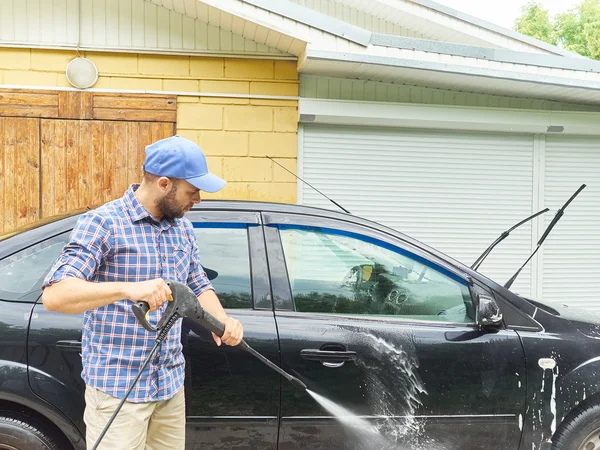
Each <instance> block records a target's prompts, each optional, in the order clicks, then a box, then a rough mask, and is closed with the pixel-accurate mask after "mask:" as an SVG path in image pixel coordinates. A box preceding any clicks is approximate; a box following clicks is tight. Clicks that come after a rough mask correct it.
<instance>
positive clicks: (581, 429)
mask: <svg viewBox="0 0 600 450" xmlns="http://www.w3.org/2000/svg"><path fill="white" fill-rule="evenodd" d="M552 449H553V450H598V449H600V405H590V406H588V407H586V408H583V409H582V410H581V411H579V412H578V413H577V414H575V415H574V416H573V417H571V418H570V419H568V422H566V423H565V424H564V425H562V426H561V428H560V429H559V430H558V432H557V433H556V436H555V438H554V445H553V446H552Z"/></svg>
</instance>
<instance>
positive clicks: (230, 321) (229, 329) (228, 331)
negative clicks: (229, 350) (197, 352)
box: [212, 317, 244, 346]
mask: <svg viewBox="0 0 600 450" xmlns="http://www.w3.org/2000/svg"><path fill="white" fill-rule="evenodd" d="M224 324H225V332H224V333H223V336H222V337H219V336H217V335H216V334H215V333H213V334H212V335H213V339H214V340H215V342H216V343H217V345H219V346H220V345H221V342H223V343H225V344H226V345H232V346H235V345H238V344H239V343H240V342H242V339H243V338H244V327H243V326H242V324H241V323H240V321H239V320H236V319H234V318H232V317H228V318H227V319H225V322H224Z"/></svg>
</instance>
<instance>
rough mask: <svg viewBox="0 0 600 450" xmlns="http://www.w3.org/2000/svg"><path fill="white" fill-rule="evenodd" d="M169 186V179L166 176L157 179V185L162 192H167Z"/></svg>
mask: <svg viewBox="0 0 600 450" xmlns="http://www.w3.org/2000/svg"><path fill="white" fill-rule="evenodd" d="M170 186H171V180H170V179H169V178H167V177H160V178H159V179H158V187H159V188H160V190H161V191H163V192H165V193H166V192H169V190H170Z"/></svg>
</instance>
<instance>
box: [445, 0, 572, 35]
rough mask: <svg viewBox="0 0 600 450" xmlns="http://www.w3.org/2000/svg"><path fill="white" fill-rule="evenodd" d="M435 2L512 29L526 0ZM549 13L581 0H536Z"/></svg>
mask: <svg viewBox="0 0 600 450" xmlns="http://www.w3.org/2000/svg"><path fill="white" fill-rule="evenodd" d="M434 1H435V2H436V3H440V4H442V5H446V6H449V7H450V8H453V9H456V10H458V11H460V12H463V13H467V14H469V15H471V16H475V17H478V18H479V19H484V20H487V21H488V22H491V23H494V24H496V25H500V26H502V27H505V28H510V29H513V26H514V23H515V19H516V18H517V17H519V16H520V15H521V8H522V7H523V6H524V5H525V4H527V0H502V1H494V0H434ZM538 3H540V4H541V5H542V6H543V7H544V8H546V9H548V10H549V11H550V15H551V16H552V15H554V14H557V13H562V12H565V11H567V10H568V9H571V8H573V7H574V6H577V5H578V4H579V3H581V0H538Z"/></svg>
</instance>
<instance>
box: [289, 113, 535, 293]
mask: <svg viewBox="0 0 600 450" xmlns="http://www.w3.org/2000/svg"><path fill="white" fill-rule="evenodd" d="M533 141H534V139H533V136H532V135H512V134H489V133H469V132H450V131H432V130H404V129H393V128H358V127H343V126H337V125H335V126H333V125H331V126H326V125H305V126H304V129H303V132H302V138H301V147H302V148H301V150H300V157H299V164H300V171H301V173H302V175H303V177H304V178H305V179H306V180H307V181H308V182H309V183H311V184H313V185H315V186H316V187H317V188H318V189H320V190H322V191H323V192H324V193H326V194H327V195H329V196H330V197H332V198H333V199H334V200H336V201H337V202H338V203H340V204H341V205H342V206H344V207H345V208H346V209H348V210H350V211H351V212H352V213H353V214H355V215H358V216H362V217H365V218H368V219H372V220H375V221H377V222H380V223H382V224H385V225H388V226H390V227H392V228H395V229H397V230H399V231H402V232H404V233H406V234H408V235H411V236H412V237H414V238H416V239H419V240H421V241H422V242H425V243H427V244H429V245H431V246H433V247H436V248H437V249H439V250H441V251H443V252H445V253H447V254H449V255H451V256H452V257H454V258H456V259H458V260H460V261H462V262H464V263H466V264H468V265H470V264H471V263H472V262H473V261H474V260H475V259H476V258H477V256H479V254H480V253H481V252H482V251H483V250H484V249H485V248H486V247H487V246H488V245H489V244H490V243H491V242H492V241H494V240H495V239H496V238H497V237H498V236H499V234H500V233H501V232H502V231H504V230H506V229H507V228H509V227H510V226H512V225H513V224H515V223H517V222H519V221H520V220H522V219H524V218H525V217H527V216H528V215H530V214H532V212H534V211H533V209H534V207H535V206H536V205H533V202H532V198H533V197H534V192H533V178H534V177H533V159H534V158H533ZM300 189H301V191H300V201H301V202H302V203H304V204H307V205H313V206H320V207H324V208H329V209H336V208H335V206H334V205H332V204H331V203H329V202H328V201H327V200H326V199H324V198H323V197H321V196H320V195H319V194H318V193H317V192H315V191H314V190H312V189H311V188H310V187H308V186H306V185H304V184H303V185H302V187H301V188H300ZM536 220H537V219H536ZM531 232H532V224H531V223H529V224H527V225H524V226H522V227H521V228H519V229H518V230H516V231H515V232H514V233H513V234H511V236H510V237H509V238H508V239H506V240H505V241H504V242H503V243H501V244H500V245H499V246H498V247H497V248H496V249H495V251H494V252H493V253H492V254H491V255H490V256H489V257H488V259H487V260H486V262H485V263H484V264H483V266H482V268H481V271H482V272H483V273H485V274H486V275H488V276H490V277H491V278H493V279H494V280H496V281H498V282H500V283H504V282H505V281H506V280H507V279H508V278H510V276H511V275H512V274H513V273H514V272H515V271H516V270H517V269H518V267H519V266H520V265H521V264H522V262H524V261H525V259H526V258H527V257H528V255H529V253H530V251H531V249H532V235H531ZM530 289H531V265H529V266H528V267H527V268H526V269H525V270H524V271H523V272H522V273H521V275H520V276H519V278H518V279H517V282H516V283H515V284H514V285H513V290H515V291H517V292H520V293H523V294H527V295H529V293H530Z"/></svg>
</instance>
